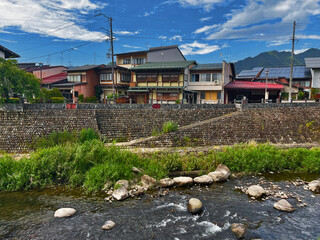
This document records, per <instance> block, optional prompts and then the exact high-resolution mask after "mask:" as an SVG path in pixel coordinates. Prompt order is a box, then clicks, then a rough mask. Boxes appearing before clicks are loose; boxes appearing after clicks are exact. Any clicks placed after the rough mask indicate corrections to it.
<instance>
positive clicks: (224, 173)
mask: <svg viewBox="0 0 320 240" xmlns="http://www.w3.org/2000/svg"><path fill="white" fill-rule="evenodd" d="M208 175H209V176H210V177H211V178H212V180H213V181H214V182H225V181H227V179H228V177H229V176H230V170H229V168H228V167H227V166H226V165H224V164H219V166H218V167H217V169H216V170H215V171H214V172H211V173H209V174H208Z"/></svg>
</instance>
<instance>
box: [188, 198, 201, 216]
mask: <svg viewBox="0 0 320 240" xmlns="http://www.w3.org/2000/svg"><path fill="white" fill-rule="evenodd" d="M188 210H189V212H191V213H192V214H198V213H201V212H202V210H203V207H202V202H201V201H200V200H199V199H197V198H190V200H189V202H188Z"/></svg>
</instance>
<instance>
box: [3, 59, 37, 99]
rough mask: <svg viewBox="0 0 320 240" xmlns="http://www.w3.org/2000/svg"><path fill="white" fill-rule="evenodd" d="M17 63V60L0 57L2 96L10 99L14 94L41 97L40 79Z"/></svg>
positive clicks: (30, 97)
mask: <svg viewBox="0 0 320 240" xmlns="http://www.w3.org/2000/svg"><path fill="white" fill-rule="evenodd" d="M16 63H17V62H16V61H15V60H10V59H9V60H5V59H2V58H0V98H2V99H5V100H6V101H8V99H9V97H11V96H13V95H16V96H20V97H21V96H23V97H26V98H27V99H28V100H31V99H32V98H33V97H39V96H40V95H41V92H40V81H39V79H37V78H36V77H35V76H34V75H33V74H31V73H27V72H26V71H24V70H21V69H19V68H18V67H17V65H16Z"/></svg>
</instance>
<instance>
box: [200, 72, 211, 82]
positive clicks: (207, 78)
mask: <svg viewBox="0 0 320 240" xmlns="http://www.w3.org/2000/svg"><path fill="white" fill-rule="evenodd" d="M210 81H211V73H206V74H201V82H210Z"/></svg>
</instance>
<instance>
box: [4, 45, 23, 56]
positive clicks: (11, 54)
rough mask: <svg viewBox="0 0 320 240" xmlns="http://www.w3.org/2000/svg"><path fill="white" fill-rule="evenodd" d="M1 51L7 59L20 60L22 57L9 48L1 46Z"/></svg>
mask: <svg viewBox="0 0 320 240" xmlns="http://www.w3.org/2000/svg"><path fill="white" fill-rule="evenodd" d="M0 51H2V52H4V57H5V58H11V57H12V58H19V57H20V56H19V55H18V54H16V53H15V52H12V51H11V50H9V49H8V48H6V47H4V46H2V45H0Z"/></svg>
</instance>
